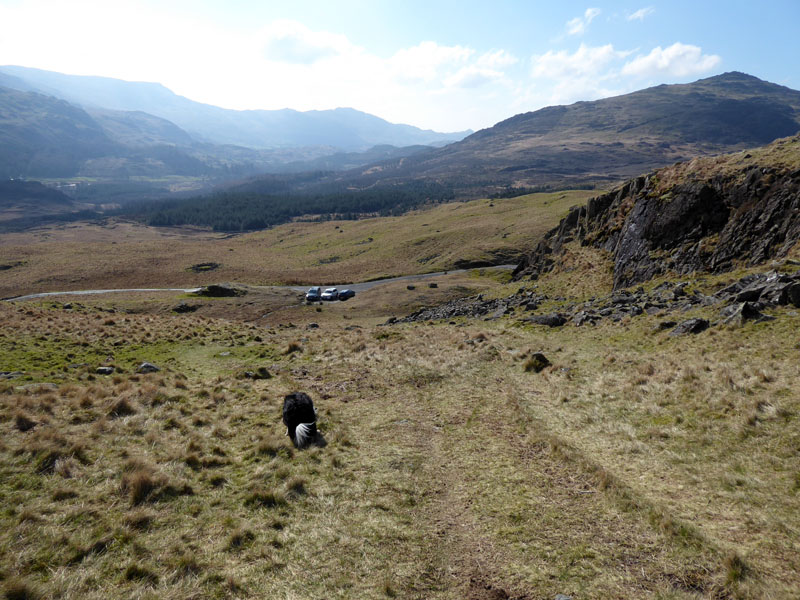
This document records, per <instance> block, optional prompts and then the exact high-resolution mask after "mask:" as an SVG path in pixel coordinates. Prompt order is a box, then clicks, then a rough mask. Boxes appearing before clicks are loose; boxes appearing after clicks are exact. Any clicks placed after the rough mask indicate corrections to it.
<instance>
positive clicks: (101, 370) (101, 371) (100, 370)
mask: <svg viewBox="0 0 800 600" xmlns="http://www.w3.org/2000/svg"><path fill="white" fill-rule="evenodd" d="M94 372H95V373H97V374H98V375H112V374H113V373H114V367H97V368H96V369H95V370H94Z"/></svg>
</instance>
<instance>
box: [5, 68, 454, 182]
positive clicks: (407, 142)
mask: <svg viewBox="0 0 800 600" xmlns="http://www.w3.org/2000/svg"><path fill="white" fill-rule="evenodd" d="M466 133H470V132H460V133H454V134H445V133H437V132H434V131H425V130H422V129H418V128H416V127H412V126H409V125H395V124H392V123H389V122H387V121H384V120H383V119H380V118H378V117H375V116H373V115H369V114H366V113H362V112H359V111H356V110H353V109H346V108H341V109H336V110H329V111H309V112H305V113H304V112H298V111H292V110H282V111H234V110H227V109H223V108H219V107H215V106H209V105H206V104H201V103H198V102H193V101H191V100H189V99H187V98H183V97H181V96H178V95H176V94H173V93H172V92H170V91H169V90H168V89H167V88H165V87H163V86H161V85H160V84H153V83H135V82H127V81H120V80H115V79H108V78H102V77H79V76H72V75H64V74H61V73H53V72H49V71H40V70H37V69H28V68H24V67H0V177H33V178H65V177H75V176H85V177H99V178H103V179H112V180H126V179H128V178H129V177H131V176H134V177H144V178H147V177H149V178H159V177H166V176H175V175H178V176H188V177H205V178H211V179H213V180H220V179H230V178H231V177H241V176H243V175H246V174H252V173H257V172H274V171H281V170H289V171H292V170H294V171H298V170H309V169H316V168H320V163H315V164H310V165H308V166H307V167H303V166H302V165H303V163H304V162H306V161H309V160H314V159H318V158H321V157H325V156H334V155H336V156H335V158H332V159H331V160H330V161H326V162H324V163H321V164H322V165H323V166H324V167H325V168H332V169H336V168H348V167H353V166H358V165H363V164H366V163H368V162H373V161H376V160H379V159H381V158H386V157H393V156H406V155H408V154H411V153H414V152H417V151H419V149H420V147H424V146H426V145H428V144H433V145H441V144H446V143H447V142H448V141H453V140H456V139H460V138H461V137H463V136H464V135H465V134H466ZM373 146H379V148H378V149H377V150H372V147H373ZM388 146H391V147H392V148H391V149H388V150H387V147H388ZM404 148H408V149H407V150H404ZM361 153H363V156H359V155H360V154H361ZM290 163H291V166H289V167H286V168H285V169H284V165H286V164H290Z"/></svg>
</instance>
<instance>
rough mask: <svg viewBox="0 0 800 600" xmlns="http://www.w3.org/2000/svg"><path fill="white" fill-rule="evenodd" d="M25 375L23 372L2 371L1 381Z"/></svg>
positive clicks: (0, 373)
mask: <svg viewBox="0 0 800 600" xmlns="http://www.w3.org/2000/svg"><path fill="white" fill-rule="evenodd" d="M22 375H25V373H23V372H22V371H0V379H16V378H17V377H21V376H22Z"/></svg>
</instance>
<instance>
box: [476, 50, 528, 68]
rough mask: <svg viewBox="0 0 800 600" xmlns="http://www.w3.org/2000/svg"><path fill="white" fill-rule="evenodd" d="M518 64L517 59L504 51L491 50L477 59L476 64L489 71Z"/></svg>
mask: <svg viewBox="0 0 800 600" xmlns="http://www.w3.org/2000/svg"><path fill="white" fill-rule="evenodd" d="M518 62H519V59H518V58H517V57H516V56H514V55H513V54H509V53H508V52H506V51H505V50H492V51H491V52H487V53H485V54H482V55H481V56H479V57H478V60H477V64H478V65H480V66H481V67H486V68H489V69H497V68H502V67H510V66H511V65H515V64H517V63H518Z"/></svg>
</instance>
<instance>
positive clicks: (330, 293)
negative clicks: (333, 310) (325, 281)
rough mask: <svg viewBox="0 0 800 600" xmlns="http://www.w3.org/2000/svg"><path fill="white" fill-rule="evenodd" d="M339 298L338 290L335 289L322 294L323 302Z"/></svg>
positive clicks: (329, 289)
mask: <svg viewBox="0 0 800 600" xmlns="http://www.w3.org/2000/svg"><path fill="white" fill-rule="evenodd" d="M338 297H339V290H337V289H336V288H328V289H326V290H325V291H324V292H322V299H323V300H336V299H337V298H338Z"/></svg>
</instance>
